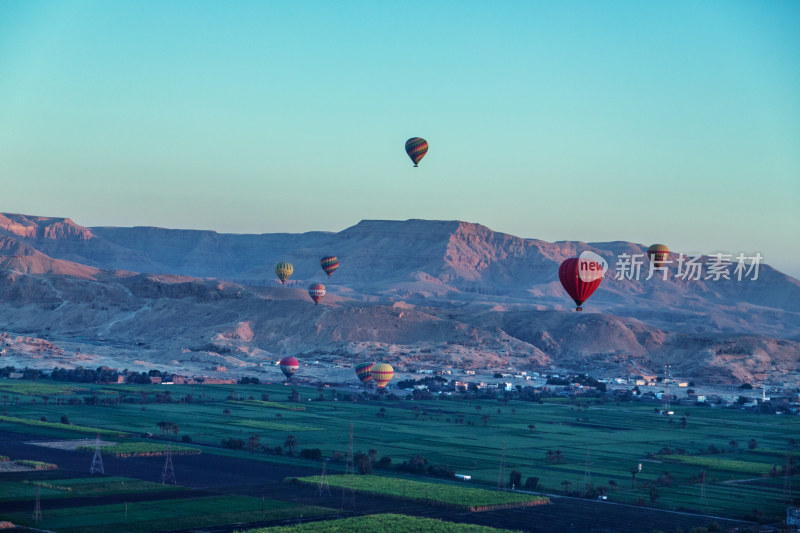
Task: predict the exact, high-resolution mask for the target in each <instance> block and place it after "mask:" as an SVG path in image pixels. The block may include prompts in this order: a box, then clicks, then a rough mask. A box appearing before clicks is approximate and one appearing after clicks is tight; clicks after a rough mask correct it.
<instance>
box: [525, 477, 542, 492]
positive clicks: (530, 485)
mask: <svg viewBox="0 0 800 533" xmlns="http://www.w3.org/2000/svg"><path fill="white" fill-rule="evenodd" d="M538 486H539V478H538V477H536V476H532V477H529V478H528V479H526V480H525V489H526V490H536V487H538Z"/></svg>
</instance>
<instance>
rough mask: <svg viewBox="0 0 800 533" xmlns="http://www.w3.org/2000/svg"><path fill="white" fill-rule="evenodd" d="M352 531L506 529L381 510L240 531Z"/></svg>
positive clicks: (475, 532) (487, 532)
mask: <svg viewBox="0 0 800 533" xmlns="http://www.w3.org/2000/svg"><path fill="white" fill-rule="evenodd" d="M352 531H380V532H381V533H461V532H463V533H505V532H508V531H510V530H508V529H497V528H494V527H487V526H475V525H472V524H456V523H453V522H445V521H443V520H436V519H433V518H419V517H415V516H406V515H401V514H378V515H370V516H359V517H356V518H345V519H342V520H323V521H320V522H310V523H307V524H300V525H296V526H280V527H265V528H258V529H248V530H245V531H242V532H237V533H350V532H352Z"/></svg>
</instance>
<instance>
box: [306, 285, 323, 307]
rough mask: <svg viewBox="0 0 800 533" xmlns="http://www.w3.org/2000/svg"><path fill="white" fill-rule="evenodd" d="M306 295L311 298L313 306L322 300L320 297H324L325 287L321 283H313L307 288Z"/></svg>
mask: <svg viewBox="0 0 800 533" xmlns="http://www.w3.org/2000/svg"><path fill="white" fill-rule="evenodd" d="M308 295H309V296H311V299H312V300H314V303H315V304H318V303H319V301H320V300H322V297H323V296H325V285H323V284H322V283H314V284H313V285H312V286H310V287H309V288H308Z"/></svg>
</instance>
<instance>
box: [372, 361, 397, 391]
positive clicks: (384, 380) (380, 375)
mask: <svg viewBox="0 0 800 533" xmlns="http://www.w3.org/2000/svg"><path fill="white" fill-rule="evenodd" d="M371 373H372V379H374V380H375V383H377V384H378V387H380V388H384V387H385V386H386V385H387V384H388V383H389V382H390V381H392V378H393V377H394V368H392V365H390V364H389V363H377V364H376V365H375V366H373V367H372V371H371Z"/></svg>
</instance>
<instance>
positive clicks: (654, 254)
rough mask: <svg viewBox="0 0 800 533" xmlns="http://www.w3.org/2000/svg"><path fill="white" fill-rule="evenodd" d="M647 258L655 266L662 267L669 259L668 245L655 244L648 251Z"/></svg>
mask: <svg viewBox="0 0 800 533" xmlns="http://www.w3.org/2000/svg"><path fill="white" fill-rule="evenodd" d="M647 257H648V258H649V259H650V261H652V262H653V264H655V266H657V267H660V266H661V265H663V264H664V263H665V262H666V261H667V259H669V248H667V245H666V244H653V245H652V246H650V247H649V248H648V249H647Z"/></svg>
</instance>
